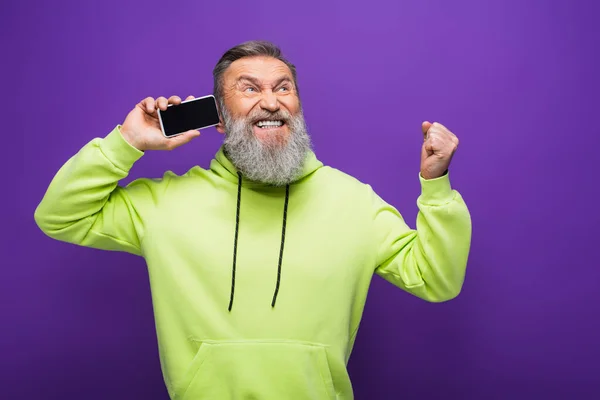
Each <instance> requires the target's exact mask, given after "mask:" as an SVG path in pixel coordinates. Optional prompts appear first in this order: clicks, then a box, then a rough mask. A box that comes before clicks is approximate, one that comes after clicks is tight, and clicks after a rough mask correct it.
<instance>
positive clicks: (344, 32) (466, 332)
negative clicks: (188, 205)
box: [0, 0, 600, 400]
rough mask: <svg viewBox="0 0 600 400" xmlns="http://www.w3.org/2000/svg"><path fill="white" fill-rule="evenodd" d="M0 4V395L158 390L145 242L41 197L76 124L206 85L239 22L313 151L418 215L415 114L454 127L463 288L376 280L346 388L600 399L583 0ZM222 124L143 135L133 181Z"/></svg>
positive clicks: (594, 175)
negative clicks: (139, 248) (168, 138)
mask: <svg viewBox="0 0 600 400" xmlns="http://www.w3.org/2000/svg"><path fill="white" fill-rule="evenodd" d="M450 3H452V4H450ZM2 8H3V10H2V14H1V16H0V29H1V30H2V48H3V50H4V52H3V56H2V67H1V68H2V74H1V76H2V109H3V111H4V113H3V118H2V125H3V126H2V130H3V132H4V138H5V139H4V140H5V142H4V143H5V144H4V146H3V148H4V151H3V153H4V154H3V157H2V161H1V162H2V166H3V170H4V171H5V175H4V183H3V189H2V207H1V210H2V214H3V215H2V217H3V218H2V222H3V227H4V233H3V238H4V239H3V240H2V244H1V246H2V255H1V258H0V263H1V264H2V268H1V270H0V271H1V273H2V277H1V279H0V304H1V307H0V321H1V324H2V329H1V334H0V379H1V380H2V381H3V382H2V384H1V385H0V398H3V399H34V398H35V399H84V398H85V399H87V400H92V399H108V398H110V399H163V400H164V399H167V393H166V389H165V387H164V383H163V381H162V376H161V372H160V367H159V359H158V353H157V343H156V336H155V331H154V319H153V315H152V304H151V298H150V290H149V284H148V277H147V273H146V269H145V264H144V261H143V259H141V258H137V257H134V256H130V255H127V254H123V253H110V252H102V251H99V250H92V249H86V248H80V247H76V246H73V245H68V244H63V243H60V242H56V241H53V240H51V239H49V238H47V237H45V236H44V235H43V234H42V233H41V232H40V231H39V230H38V229H37V227H36V226H35V223H34V220H33V212H34V209H35V207H36V206H37V204H38V202H39V201H40V199H41V197H42V195H43V194H44V191H45V189H46V187H47V185H48V184H49V182H50V180H51V179H52V177H53V175H54V173H55V172H56V171H57V170H58V168H59V167H60V166H61V165H62V164H63V163H64V162H65V161H66V160H67V159H68V158H69V157H70V156H72V155H73V154H74V153H75V152H76V151H78V150H79V148H81V147H82V146H83V145H84V144H85V143H87V142H88V141H90V140H91V139H92V138H94V137H100V136H104V135H106V134H107V133H108V132H109V131H110V130H111V129H112V128H113V127H114V126H115V125H116V124H118V123H121V122H122V121H123V119H124V118H125V116H126V115H127V113H128V112H129V110H130V109H131V108H132V107H133V106H134V105H135V104H136V103H137V102H138V101H139V100H141V99H142V98H144V97H146V96H154V97H157V96H160V95H166V96H169V95H173V94H177V95H180V96H187V95H188V94H194V95H196V96H201V95H205V94H208V93H210V92H211V91H212V80H211V71H212V68H213V66H214V64H215V63H216V61H217V60H218V58H219V57H220V55H221V54H222V53H223V52H224V51H225V50H226V49H227V48H229V47H230V46H233V45H235V44H238V43H239V42H242V41H245V40H250V39H268V40H272V41H274V42H276V43H277V44H279V45H280V46H282V48H283V50H284V52H285V53H286V54H287V55H288V56H289V57H290V58H291V60H292V61H293V62H294V63H295V64H296V65H297V67H298V71H299V84H300V89H301V92H302V100H303V104H304V107H305V113H306V118H307V122H308V124H309V128H310V131H311V133H312V136H313V138H314V142H315V149H316V153H317V156H318V157H319V158H320V159H321V160H322V161H323V162H325V163H326V164H328V165H332V166H334V167H337V168H339V169H341V170H343V171H345V172H347V173H349V174H351V175H354V176H355V177H357V178H358V179H360V180H362V181H364V182H367V183H370V184H372V185H373V187H374V188H375V190H376V191H377V192H378V193H379V194H380V195H381V196H382V197H383V198H384V199H386V200H387V201H388V202H390V203H391V204H393V205H395V206H396V207H397V208H398V209H399V210H400V211H401V212H402V213H403V214H404V216H405V218H406V219H407V221H408V222H409V224H410V225H411V226H413V227H414V221H415V217H416V213H417V208H416V204H415V201H416V198H417V196H418V195H419V183H418V179H417V173H418V168H419V157H420V145H421V141H422V136H421V132H420V123H421V121H422V120H424V119H429V120H435V121H440V122H442V123H443V124H445V125H446V126H447V127H449V128H450V129H451V130H452V131H454V132H455V133H456V134H457V135H458V136H459V138H460V140H461V145H460V149H459V151H458V153H457V154H456V156H455V159H454V162H453V164H452V168H451V177H452V183H453V185H454V187H455V188H456V189H458V190H459V191H460V192H461V193H462V194H463V196H464V198H465V199H466V201H467V204H468V205H469V208H470V210H471V212H472V217H473V242H472V252H471V256H470V259H469V264H468V273H467V279H466V283H465V286H464V289H463V292H462V294H461V295H460V296H459V297H458V298H457V299H455V300H453V301H451V302H448V303H444V304H428V303H425V302H423V301H421V300H418V299H416V298H413V297H412V296H410V295H408V294H406V293H404V292H402V291H401V290H399V289H397V288H395V287H393V286H392V285H390V284H388V283H387V282H385V281H383V280H382V279H380V278H378V277H376V278H375V279H374V280H373V284H372V287H371V291H370V294H369V299H368V301H367V306H366V309H365V314H364V319H363V322H362V324H361V329H360V331H359V335H358V338H357V343H356V346H355V351H354V353H353V355H352V358H351V361H350V366H349V369H350V373H351V377H352V379H353V384H354V388H355V393H356V397H357V399H388V398H403V399H440V398H457V399H458V398H462V399H483V398H486V399H532V398H544V399H574V398H583V397H585V398H593V397H596V398H599V397H600V378H599V372H600V366H598V360H599V359H600V346H599V344H598V339H599V337H600V334H599V333H600V329H599V324H600V323H599V322H598V321H599V315H598V314H599V312H600V294H599V290H598V283H599V282H600V263H599V261H598V251H597V250H598V246H599V244H598V239H599V238H600V235H599V234H598V225H599V223H600V213H599V211H598V204H597V198H598V161H599V160H600V156H599V155H598V154H599V150H600V140H599V137H598V136H599V134H600V129H599V122H598V118H597V117H598V115H599V111H598V108H599V107H598V106H599V104H600V100H599V95H598V93H600V79H599V77H598V76H599V75H598V74H599V71H600V62H599V56H598V54H599V52H598V49H599V47H598V43H600V33H599V32H600V30H599V29H598V22H597V16H598V13H599V12H600V6H599V5H598V3H597V2H594V1H568V2H567V1H556V2H551V1H542V0H539V1H523V0H510V1H507V0H503V1H486V2H484V1H478V0H472V1H460V2H449V1H442V0H440V1H424V0H413V1H397V0H386V1H369V2H357V1H356V2H348V1H340V0H338V1H330V2H327V1H322V0H321V1H297V2H276V3H275V2H273V3H271V2H267V1H256V2H240V3H239V4H236V3H234V2H230V1H227V2H219V1H212V2H208V1H193V2H192V1H189V2H184V1H176V2H175V1H144V2H141V1H139V2H121V1H118V2H117V1H115V0H110V1H102V2H94V3H92V2H83V1H75V0H71V1H54V2H42V1H37V2H32V1H20V2H17V1H13V2H5V3H3V5H2ZM221 138H222V137H221V136H220V135H218V134H217V132H216V131H215V130H214V129H213V128H210V129H207V130H206V131H204V133H203V136H202V137H201V138H200V139H197V140H196V141H194V142H193V143H192V144H190V145H188V146H186V147H183V148H180V149H178V150H176V151H174V152H156V153H152V154H148V155H147V156H145V157H144V158H143V159H142V160H141V161H139V163H137V164H136V165H135V167H134V169H133V171H132V174H131V176H130V177H129V178H128V180H127V181H126V182H128V181H130V180H131V179H133V178H137V177H142V176H153V177H154V176H162V173H163V171H164V170H167V169H170V170H173V171H174V172H176V173H183V172H185V171H186V170H187V169H188V168H190V167H191V166H192V165H194V164H199V165H201V166H203V167H208V164H209V161H210V159H211V158H212V157H213V155H214V153H215V152H216V150H217V149H218V146H219V144H220V141H221ZM15 143H17V144H18V146H15V145H14V144H15ZM594 395H595V396H594Z"/></svg>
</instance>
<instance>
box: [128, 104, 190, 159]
mask: <svg viewBox="0 0 600 400" xmlns="http://www.w3.org/2000/svg"><path fill="white" fill-rule="evenodd" d="M193 98H194V96H188V98H187V99H186V100H191V99H193ZM169 104H175V105H179V104H181V98H179V97H178V96H171V97H169V99H168V100H167V98H165V97H159V98H158V99H156V100H154V99H153V98H152V97H147V98H145V99H144V100H142V101H141V102H140V103H138V104H137V105H136V106H135V108H134V109H133V110H131V111H130V112H129V114H128V115H127V118H125V122H123V125H122V126H121V134H122V135H123V137H124V138H125V140H127V141H128V142H129V144H131V145H132V146H134V147H135V148H137V149H138V150H141V151H146V150H173V149H175V148H177V147H179V146H181V145H184V144H186V143H187V142H189V141H190V140H192V139H193V138H195V137H198V136H200V132H199V131H197V130H191V131H188V132H185V133H183V134H182V135H179V136H175V137H173V138H166V137H165V136H163V134H162V131H161V130H160V122H159V120H158V109H161V110H163V111H164V110H166V109H167V106H168V105H169Z"/></svg>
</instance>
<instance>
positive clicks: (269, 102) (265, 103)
mask: <svg viewBox="0 0 600 400" xmlns="http://www.w3.org/2000/svg"><path fill="white" fill-rule="evenodd" d="M260 108H262V109H263V110H268V111H270V112H276V111H278V110H279V101H278V100H277V96H275V93H273V91H271V90H265V91H264V92H263V94H262V98H261V99H260Z"/></svg>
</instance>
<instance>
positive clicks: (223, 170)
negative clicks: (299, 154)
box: [210, 146, 323, 187]
mask: <svg viewBox="0 0 600 400" xmlns="http://www.w3.org/2000/svg"><path fill="white" fill-rule="evenodd" d="M322 166H323V163H322V162H321V161H319V160H318V159H317V156H316V155H315V153H314V152H313V151H309V152H308V153H307V154H306V158H305V160H304V166H303V167H302V172H301V173H300V175H299V176H298V177H297V178H296V179H295V180H294V183H295V182H297V181H299V180H301V179H303V178H305V177H307V176H308V175H310V174H312V173H313V172H315V171H316V170H317V169H319V168H321V167H322ZM210 170H211V171H212V172H214V173H215V174H216V175H218V176H220V177H221V178H223V179H226V180H228V181H230V182H233V183H238V179H239V178H238V170H237V168H236V167H235V166H234V165H233V164H232V163H231V161H230V160H229V158H227V156H226V155H225V152H224V151H223V146H221V147H220V148H219V151H217V154H216V155H215V158H214V159H212V160H211V162H210ZM242 186H245V187H266V186H272V185H269V184H266V183H262V182H256V181H252V180H250V179H248V178H246V177H245V176H244V177H243V178H242Z"/></svg>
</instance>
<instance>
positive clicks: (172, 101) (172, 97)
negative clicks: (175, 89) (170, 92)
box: [169, 96, 181, 104]
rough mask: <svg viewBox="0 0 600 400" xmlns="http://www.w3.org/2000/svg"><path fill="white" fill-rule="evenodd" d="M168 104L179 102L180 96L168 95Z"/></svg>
mask: <svg viewBox="0 0 600 400" xmlns="http://www.w3.org/2000/svg"><path fill="white" fill-rule="evenodd" d="M169 104H181V97H179V96H171V97H169Z"/></svg>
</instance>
